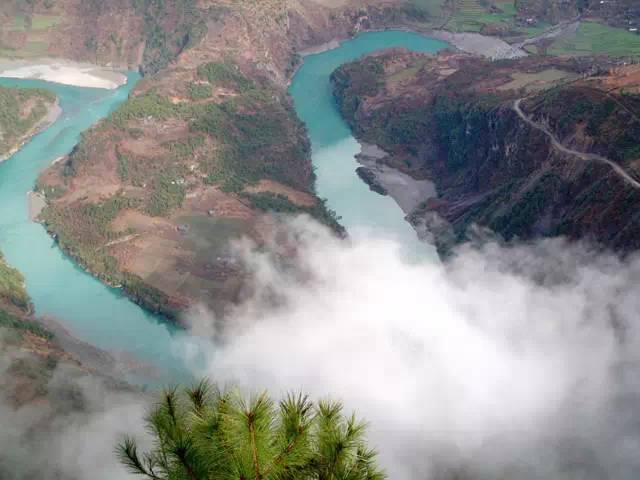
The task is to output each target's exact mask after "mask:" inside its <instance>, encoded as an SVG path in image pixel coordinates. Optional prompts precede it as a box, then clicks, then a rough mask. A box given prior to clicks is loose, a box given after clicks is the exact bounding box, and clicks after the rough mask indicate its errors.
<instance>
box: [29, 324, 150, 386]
mask: <svg viewBox="0 0 640 480" xmlns="http://www.w3.org/2000/svg"><path fill="white" fill-rule="evenodd" d="M35 321H36V322H37V323H39V324H41V325H42V326H43V327H44V328H45V329H46V330H47V331H49V332H51V333H52V334H53V335H54V339H55V342H56V343H57V344H58V345H59V346H60V348H62V349H63V350H64V351H65V352H67V353H69V354H70V355H72V356H73V357H74V358H75V359H76V360H78V361H79V362H80V363H81V364H82V366H83V367H84V368H86V369H87V370H89V371H92V372H96V373H99V374H100V375H104V376H107V377H112V378H114V379H120V380H123V379H125V378H127V377H145V378H147V379H151V380H152V379H158V378H160V370H159V369H158V367H157V366H155V365H152V364H150V363H148V362H143V361H141V360H139V359H137V358H135V357H134V356H133V355H132V354H130V353H128V352H125V351H107V350H103V349H101V348H98V347H96V346H94V345H92V344H89V343H87V342H83V341H82V340H80V339H78V338H77V337H75V336H74V335H73V334H72V333H71V332H70V331H69V330H68V329H67V328H65V327H64V326H63V325H62V323H60V322H59V321H57V320H56V319H55V318H53V317H50V316H44V317H42V318H37V319H36V320H35Z"/></svg>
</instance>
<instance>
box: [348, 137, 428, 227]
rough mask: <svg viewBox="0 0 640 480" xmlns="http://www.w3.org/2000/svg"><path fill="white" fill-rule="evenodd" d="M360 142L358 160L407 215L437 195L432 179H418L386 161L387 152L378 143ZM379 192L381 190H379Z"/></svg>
mask: <svg viewBox="0 0 640 480" xmlns="http://www.w3.org/2000/svg"><path fill="white" fill-rule="evenodd" d="M358 143H360V148H361V151H360V153H359V154H357V155H356V160H357V161H358V163H359V164H360V165H362V166H363V167H364V168H366V169H367V171H368V172H370V173H371V174H372V175H373V177H374V178H375V182H376V184H377V185H379V186H381V187H382V188H383V189H384V191H386V193H387V194H388V195H389V196H390V197H391V198H393V200H395V202H396V203H397V204H398V206H399V207H400V208H401V209H402V211H403V212H404V214H405V215H410V214H411V213H413V212H414V211H415V209H416V208H417V207H418V206H419V205H420V204H421V203H422V202H424V201H425V200H426V199H428V198H434V197H436V196H437V192H436V187H435V184H434V183H433V182H432V181H430V180H426V179H425V180H417V179H415V178H413V177H411V176H410V175H407V174H406V173H404V172H401V171H400V170H398V169H396V168H393V167H390V166H389V165H387V163H386V162H385V161H384V159H385V158H386V157H388V156H389V154H388V153H387V152H385V151H384V150H382V149H381V148H379V147H378V146H376V145H371V144H368V143H364V142H358ZM378 193H379V192H378Z"/></svg>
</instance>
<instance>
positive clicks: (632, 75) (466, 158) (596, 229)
mask: <svg viewBox="0 0 640 480" xmlns="http://www.w3.org/2000/svg"><path fill="white" fill-rule="evenodd" d="M586 71H587V70H586V69H585V68H584V67H583V66H582V65H581V64H580V63H578V62H575V61H565V60H558V59H547V58H543V59H524V60H519V61H509V62H497V63H489V62H485V61H482V60H478V59H474V58H470V57H467V56H464V55H456V54H453V55H452V54H443V55H440V56H438V57H426V56H422V55H416V54H410V53H406V52H391V53H385V54H383V55H378V56H373V57H368V58H366V59H364V60H362V61H360V62H356V63H354V64H351V65H347V66H344V67H343V68H341V69H339V70H338V71H337V72H336V73H335V74H334V76H333V80H334V85H335V93H336V98H337V99H338V102H339V104H340V106H341V109H342V112H343V114H344V115H345V118H346V119H347V120H348V121H349V122H350V123H351V125H352V127H353V129H354V132H355V133H356V135H357V136H358V137H360V138H363V139H365V140H366V141H367V142H373V143H377V144H378V145H380V146H381V147H382V148H384V149H386V150H387V151H389V152H392V154H393V157H392V160H390V162H391V163H392V164H393V165H395V166H396V167H398V168H401V169H403V170H406V171H408V172H410V173H412V174H413V175H414V176H416V177H420V176H427V177H429V178H431V179H432V180H433V181H434V182H435V183H436V186H437V190H438V197H437V198H434V199H429V200H427V201H425V202H424V203H423V204H422V205H421V206H420V207H419V208H418V209H417V210H416V211H414V212H413V213H412V214H411V215H410V217H409V218H410V221H411V222H413V223H414V224H416V225H424V224H426V225H428V226H430V227H431V230H432V233H434V234H435V236H436V242H437V244H438V246H439V247H440V250H441V251H442V252H446V251H447V250H448V248H449V247H450V246H451V245H452V244H453V243H455V242H459V241H463V240H465V239H467V238H469V234H470V232H472V231H475V232H477V229H475V230H472V229H470V227H472V226H473V225H475V226H479V227H483V228H486V229H488V230H490V231H492V232H495V233H498V234H499V235H500V236H502V237H503V238H504V239H506V240H511V239H514V238H520V239H530V238H535V237H540V236H556V235H566V236H568V237H570V238H572V239H589V240H592V241H594V242H595V243H597V244H600V245H602V246H605V247H609V248H612V249H615V250H618V251H622V252H628V251H632V250H636V249H638V248H640V240H639V239H640V222H639V219H638V215H637V213H636V211H637V208H638V205H640V203H639V202H640V191H639V190H638V188H637V187H638V185H635V184H634V183H633V182H634V179H635V178H636V177H637V173H636V170H637V167H638V164H637V158H638V157H640V151H639V150H638V141H637V139H638V138H640V137H639V134H640V122H638V117H637V113H636V112H638V107H639V106H640V104H639V103H638V101H639V99H640V96H638V95H637V93H636V92H637V85H638V84H637V83H636V81H637V80H638V79H639V77H638V70H637V68H635V67H627V68H625V69H622V70H621V69H617V70H613V71H607V70H606V69H604V70H603V71H602V72H601V73H596V72H591V73H590V74H589V75H587V74H586ZM520 98H522V99H523V100H521V101H520V102H519V103H520V105H521V114H522V116H520V115H519V114H518V113H517V111H516V109H515V108H514V103H515V102H516V101H517V100H518V99H520ZM607 160H609V161H610V163H607ZM616 169H618V170H619V171H617V170H616ZM623 174H624V175H623ZM625 175H627V176H628V178H625Z"/></svg>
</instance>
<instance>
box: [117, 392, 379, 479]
mask: <svg viewBox="0 0 640 480" xmlns="http://www.w3.org/2000/svg"><path fill="white" fill-rule="evenodd" d="M146 423H147V426H148V428H149V431H150V433H151V434H152V437H153V439H154V446H153V448H152V449H151V451H149V452H146V453H139V451H138V446H137V443H136V441H135V440H134V439H132V438H130V437H127V438H125V440H124V441H123V442H122V443H121V444H120V445H118V447H117V454H118V457H119V458H120V460H121V461H122V463H123V464H124V465H125V466H126V467H127V468H128V469H129V470H130V471H131V472H133V473H136V474H140V475H143V476H145V477H147V478H149V479H151V480H294V479H295V480H383V479H384V478H385V475H384V474H383V473H382V471H381V470H380V469H379V468H378V466H377V464H376V455H377V454H376V452H375V451H373V450H371V449H369V448H368V447H367V446H366V443H365V440H364V434H365V429H366V425H365V424H364V423H363V422H361V421H358V420H357V419H356V417H355V416H354V415H351V416H350V417H345V416H344V415H343V413H342V405H341V404H340V403H337V402H332V401H321V402H318V403H317V404H316V403H314V402H312V401H311V400H310V399H309V398H308V397H307V396H304V395H289V396H287V397H286V398H285V399H284V400H282V401H280V402H278V403H275V402H274V401H273V400H272V399H271V398H269V396H268V395H267V394H266V393H263V394H261V395H257V396H254V397H251V398H250V399H245V398H244V397H243V396H242V395H241V394H240V393H239V392H238V391H237V390H233V391H227V392H222V391H220V390H218V389H217V388H213V387H212V386H211V385H210V384H209V383H207V382H206V381H202V382H200V383H199V384H198V385H196V386H195V387H193V388H190V389H184V390H177V389H170V390H167V391H165V392H164V393H163V394H162V397H161V399H160V401H159V402H158V404H157V406H156V407H155V408H154V409H153V411H152V412H151V414H150V415H149V416H148V418H147V420H146Z"/></svg>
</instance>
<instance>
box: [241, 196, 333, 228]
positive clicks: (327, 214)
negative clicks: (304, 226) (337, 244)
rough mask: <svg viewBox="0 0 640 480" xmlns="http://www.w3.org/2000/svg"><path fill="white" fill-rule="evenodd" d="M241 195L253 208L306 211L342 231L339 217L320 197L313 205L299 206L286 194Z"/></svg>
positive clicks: (291, 213) (289, 212)
mask: <svg viewBox="0 0 640 480" xmlns="http://www.w3.org/2000/svg"><path fill="white" fill-rule="evenodd" d="M242 196H243V197H244V198H246V199H248V200H249V201H250V202H251V205H252V206H253V207H255V208H259V209H261V210H264V211H266V212H276V213H283V214H289V215H296V214H301V213H306V214H308V215H311V216H312V217H314V218H315V219H317V220H318V221H320V222H322V223H324V224H325V225H327V226H329V227H330V228H332V229H333V230H334V231H336V232H338V233H344V227H342V225H340V217H339V216H338V215H337V214H336V212H335V211H333V210H331V209H330V208H329V207H328V206H327V201H326V199H324V198H323V199H320V201H319V202H317V203H316V204H315V205H314V206H313V207H305V206H299V205H296V204H295V203H293V202H291V201H290V200H289V199H288V198H287V197H286V196H284V195H279V194H276V193H271V192H261V193H247V192H243V193H242Z"/></svg>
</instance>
